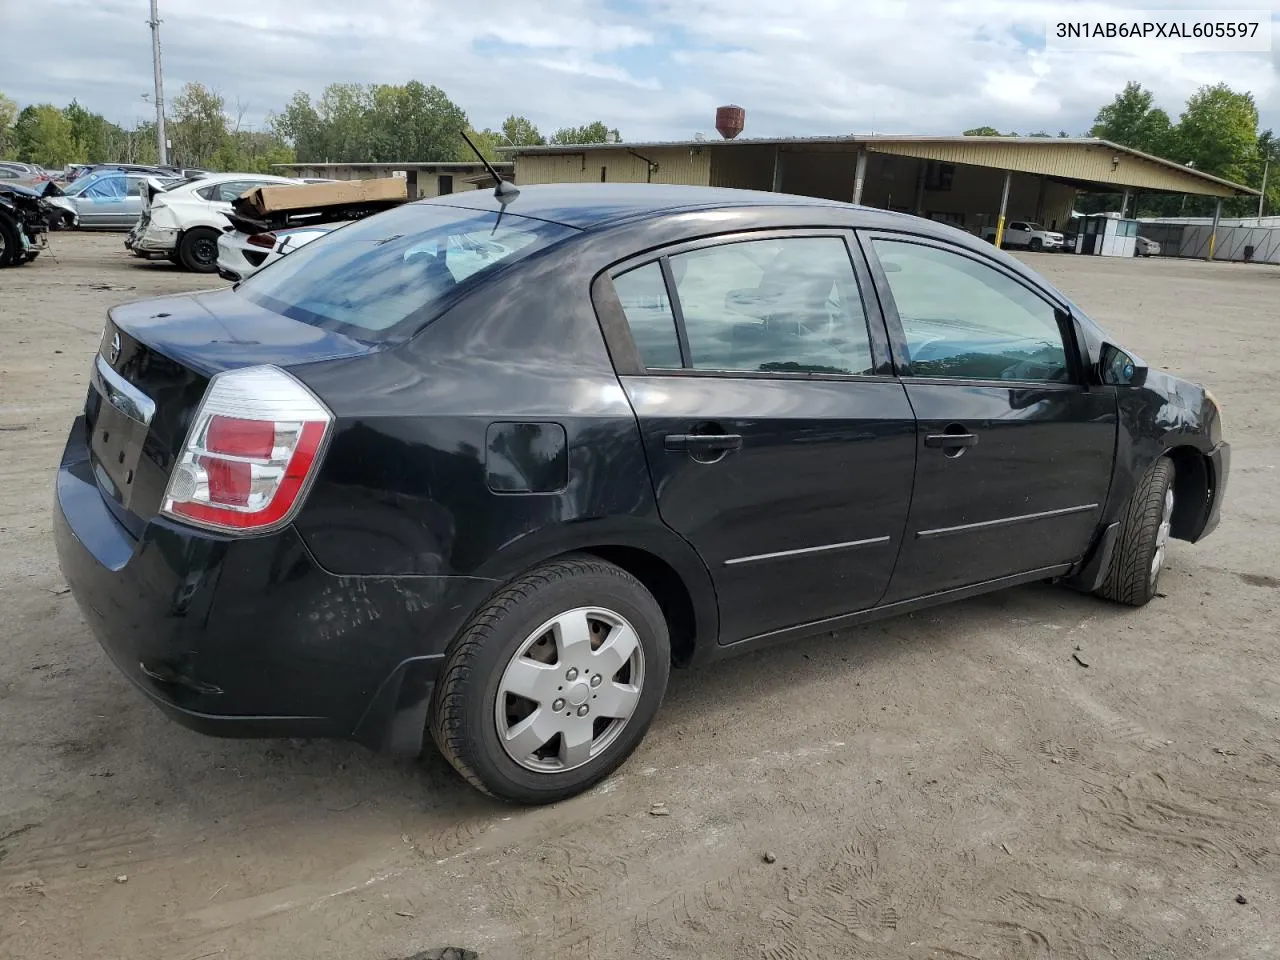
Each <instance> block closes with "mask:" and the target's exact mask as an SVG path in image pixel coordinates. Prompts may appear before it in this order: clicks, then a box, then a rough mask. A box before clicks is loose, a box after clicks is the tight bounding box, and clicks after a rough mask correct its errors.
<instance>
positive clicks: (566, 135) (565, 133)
mask: <svg viewBox="0 0 1280 960" xmlns="http://www.w3.org/2000/svg"><path fill="white" fill-rule="evenodd" d="M551 142H552V143H621V142H622V135H621V134H620V133H618V130H617V128H616V127H614V128H612V129H611V128H609V127H607V126H606V125H605V123H604V121H603V120H593V121H591V123H588V124H586V125H585V126H581V127H561V128H560V129H559V130H557V131H556V132H555V133H554V134H552V135H551Z"/></svg>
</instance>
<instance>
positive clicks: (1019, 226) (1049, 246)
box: [982, 220, 1062, 250]
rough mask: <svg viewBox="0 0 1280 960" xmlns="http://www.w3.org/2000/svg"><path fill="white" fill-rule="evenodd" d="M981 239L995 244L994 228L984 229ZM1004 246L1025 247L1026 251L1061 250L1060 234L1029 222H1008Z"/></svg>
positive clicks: (1005, 229)
mask: <svg viewBox="0 0 1280 960" xmlns="http://www.w3.org/2000/svg"><path fill="white" fill-rule="evenodd" d="M982 239H983V240H987V241H990V242H991V243H995V240H996V228H995V227H987V228H986V229H984V230H983V231H982ZM1004 246H1006V247H1026V248H1027V249H1028V250H1061V249H1062V234H1060V233H1057V232H1055V231H1053V230H1046V229H1045V228H1044V227H1042V226H1040V224H1038V223H1033V222H1032V221H1030V220H1010V221H1009V222H1008V224H1006V225H1005V228H1004Z"/></svg>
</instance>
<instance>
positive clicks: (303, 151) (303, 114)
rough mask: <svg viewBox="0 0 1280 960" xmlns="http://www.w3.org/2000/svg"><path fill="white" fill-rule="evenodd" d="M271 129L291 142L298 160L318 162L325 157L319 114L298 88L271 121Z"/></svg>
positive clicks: (305, 94) (309, 99)
mask: <svg viewBox="0 0 1280 960" xmlns="http://www.w3.org/2000/svg"><path fill="white" fill-rule="evenodd" d="M271 129H272V131H273V132H274V133H275V134H276V136H278V137H279V138H280V139H281V140H283V141H285V142H286V143H291V144H293V150H294V153H295V154H297V157H298V159H299V160H303V161H307V160H309V161H312V162H318V161H322V160H324V159H325V151H324V143H323V136H324V134H323V130H322V123H321V121H320V114H319V112H318V111H317V110H316V108H315V106H314V105H313V104H312V102H311V97H310V95H308V94H307V93H305V92H303V91H302V90H299V91H298V92H297V93H295V94H294V95H293V97H292V98H291V99H290V100H289V102H288V103H287V104H286V105H285V108H284V110H282V111H281V112H280V113H279V114H277V115H276V116H275V118H274V119H273V120H272V122H271Z"/></svg>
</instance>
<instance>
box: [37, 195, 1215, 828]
mask: <svg viewBox="0 0 1280 960" xmlns="http://www.w3.org/2000/svg"><path fill="white" fill-rule="evenodd" d="M514 194H515V191H514V189H508V190H507V192H506V193H505V194H504V195H503V196H502V197H501V198H499V197H497V196H495V195H494V194H490V193H489V192H473V193H465V194H453V195H451V196H448V197H443V198H439V199H437V200H433V201H428V202H418V203H410V204H406V205H404V206H401V207H399V208H396V209H394V210H392V211H388V212H385V213H382V214H379V215H377V216H373V217H369V218H368V219H365V220H362V221H358V222H356V223H354V224H352V225H350V226H348V227H344V228H343V229H341V230H337V231H335V232H334V233H332V234H330V235H329V236H327V237H325V238H322V239H320V240H317V241H315V242H314V243H312V244H310V245H308V246H306V247H304V248H302V249H300V250H298V251H297V252H295V253H292V254H290V255H289V256H288V257H285V258H283V259H281V260H279V261H278V262H276V263H275V264H273V265H272V266H270V267H269V268H267V269H265V270H263V271H261V272H260V273H259V274H257V275H255V276H254V277H252V278H250V279H248V280H246V281H244V282H242V283H240V284H238V285H237V286H235V287H232V288H229V289H223V290H218V291H214V292H208V293H197V294H189V295H183V296H173V297H165V298H160V299H155V300H144V301H140V302H136V303H130V304H126V305H124V306H120V307H116V308H115V309H113V310H111V311H110V314H109V318H108V321H107V325H106V329H105V330H104V332H103V336H102V343H101V348H100V349H99V352H98V355H97V356H96V357H95V358H94V360H93V365H92V385H91V387H90V389H89V391H88V397H87V398H86V402H85V409H84V412H83V414H82V415H81V416H79V417H78V418H77V419H76V421H75V424H74V426H73V427H72V430H71V436H70V437H69V439H68V441H67V447H66V451H65V452H64V454H63V456H62V463H61V466H60V468H59V470H58V479H57V510H56V514H55V515H56V536H57V547H58V554H59V557H60V559H61V563H62V568H63V570H64V571H65V574H66V577H67V581H68V583H70V585H71V587H72V590H73V591H74V593H75V596H76V598H77V600H78V601H79V603H80V606H81V608H82V609H83V611H84V615H85V617H86V619H87V620H88V622H89V623H90V625H91V626H92V628H93V630H94V631H95V633H96V634H97V635H98V637H99V638H100V639H101V642H102V645H103V646H104V647H105V649H106V651H107V653H108V654H109V655H110V656H111V658H112V659H113V660H114V661H115V662H116V665H117V666H118V667H119V668H120V670H121V671H123V672H124V674H125V675H126V676H128V677H129V678H130V679H131V680H132V681H133V682H134V683H135V684H137V686H138V687H140V688H141V689H142V691H143V692H145V693H146V694H147V696H149V697H150V698H151V699H152V700H154V701H155V702H156V704H157V705H158V706H160V707H161V708H162V709H163V710H165V711H166V712H167V713H168V714H169V715H170V716H172V717H173V718H175V719H176V720H178V721H180V722H182V723H184V724H187V725H189V726H191V727H194V728H196V729H198V730H202V731H206V732H208V733H213V734H222V735H228V736H333V737H352V738H355V739H357V740H359V741H361V742H363V743H366V744H368V745H370V746H372V747H374V748H376V749H379V750H383V751H387V752H390V753H395V754H416V753H418V752H419V751H420V750H421V749H422V748H423V745H424V741H425V739H426V737H427V736H428V735H430V737H431V738H432V739H433V740H434V741H435V743H436V744H437V745H438V746H439V748H440V750H441V751H442V752H443V753H444V755H445V756H446V757H447V758H448V759H449V760H450V762H451V763H452V764H453V765H454V766H455V767H456V768H457V769H458V771H459V772H460V773H462V774H463V775H464V776H465V777H466V778H467V779H468V780H469V781H470V782H471V783H472V784H474V785H475V786H477V787H479V788H481V789H483V790H486V791H488V792H490V793H492V794H494V795H496V796H498V797H503V798H508V799H511V800H516V801H522V802H529V803H541V802H548V801H554V800H557V799H560V798H564V797H567V796H570V795H572V794H575V793H578V792H580V791H582V790H584V789H586V788H587V787H589V786H590V785H591V784H593V783H595V782H596V781H598V780H600V779H601V778H602V777H604V776H606V775H607V774H609V773H610V772H611V771H613V770H614V769H615V768H616V767H618V765H619V764H621V763H622V762H623V761H624V760H625V759H626V757H627V756H628V754H630V753H631V751H632V750H634V749H635V747H636V745H637V744H638V743H639V742H640V739H641V737H643V736H644V733H645V730H646V729H647V728H648V726H649V724H650V723H651V721H652V720H653V718H654V715H655V713H656V712H657V710H658V706H659V704H660V703H661V701H662V698H663V693H664V690H665V688H666V684H667V675H668V671H669V669H670V667H671V666H673V665H675V666H683V665H687V664H691V663H698V662H704V661H708V660H715V659H718V658H721V657H724V656H728V655H731V654H736V653H741V652H744V651H747V650H752V649H756V648H759V647H761V646H765V645H769V644H774V643H786V642H792V641H794V640H796V639H798V638H800V637H802V636H804V635H805V634H807V633H811V632H814V631H818V630H821V631H830V630H834V629H837V628H843V627H847V626H852V625H854V624H858V623H862V622H865V621H867V620H871V619H875V618H877V617H882V616H887V615H891V614H896V613H901V612H905V611H910V610H915V609H919V608H921V607H925V606H929V605H932V604H937V603H942V602H946V601H948V600H955V599H959V598H962V597H969V596H973V595H974V594H978V593H983V592H986V591H990V590H997V589H1000V588H1003V587H1010V586H1014V585H1016V584H1021V583H1027V582H1029V581H1041V580H1056V581H1060V582H1062V583H1064V584H1065V585H1068V586H1071V587H1074V588H1076V589H1078V590H1082V591H1092V592H1093V593H1096V594H1098V595H1100V596H1102V597H1105V598H1108V599H1110V600H1113V601H1117V602H1120V603H1125V604H1131V605H1134V606H1141V605H1142V604H1145V603H1146V602H1147V601H1148V600H1150V599H1151V598H1152V596H1153V594H1154V592H1155V590H1156V584H1157V579H1158V577H1159V575H1160V571H1161V567H1162V565H1163V564H1164V562H1165V557H1166V552H1165V551H1166V548H1167V543H1168V540H1169V539H1170V538H1171V537H1172V538H1176V539H1181V540H1187V541H1192V542H1194V541H1198V540H1200V539H1201V538H1203V537H1204V536H1205V535H1206V534H1208V533H1209V532H1210V531H1211V530H1213V529H1214V527H1215V526H1216V525H1217V523H1218V514H1219V508H1220V506H1221V503H1222V496H1223V490H1224V487H1225V484H1226V479H1227V470H1228V464H1229V449H1228V446H1227V444H1226V443H1225V442H1223V440H1222V433H1221V422H1220V415H1219V410H1218V405H1217V403H1216V402H1215V400H1214V398H1213V397H1212V395H1211V394H1210V393H1209V392H1208V391H1207V390H1205V389H1204V388H1203V387H1201V386H1198V385H1196V384H1193V383H1189V382H1187V381H1184V380H1180V379H1177V378H1175V377H1173V376H1169V375H1167V374H1165V373H1161V372H1159V371H1157V370H1154V369H1149V368H1148V367H1147V365H1146V364H1144V363H1143V362H1142V361H1141V360H1140V359H1138V358H1137V357H1136V356H1134V355H1133V354H1132V353H1131V352H1129V351H1127V350H1125V349H1124V347H1123V346H1121V345H1119V344H1116V343H1115V342H1114V341H1112V340H1110V339H1109V338H1108V336H1107V334H1106V333H1105V332H1104V331H1102V330H1101V329H1099V327H1098V326H1097V325H1096V324H1094V323H1093V322H1092V321H1090V320H1089V318H1088V317H1086V316H1085V315H1084V314H1083V313H1082V312H1081V311H1080V310H1079V308H1077V307H1076V306H1074V305H1073V304H1072V303H1071V302H1070V301H1069V300H1068V299H1067V298H1066V297H1064V296H1063V295H1062V294H1061V293H1059V292H1058V291H1056V290H1055V289H1054V288H1053V287H1051V286H1050V285H1049V284H1047V283H1046V282H1045V281H1044V280H1043V279H1041V278H1040V277H1039V276H1037V275H1036V274H1035V273H1034V272H1032V271H1031V270H1029V269H1028V268H1026V267H1025V266H1023V265H1022V264H1020V263H1019V262H1018V261H1016V260H1014V259H1012V258H1010V257H1008V256H1006V255H1005V254H1003V253H1001V252H1000V251H999V250H996V249H994V248H993V247H992V246H991V245H990V244H987V243H983V242H981V241H979V240H978V239H977V238H975V237H970V236H969V235H967V234H964V233H961V232H959V231H957V230H955V229H953V228H951V227H948V226H944V225H941V224H936V223H932V222H929V221H926V220H921V219H916V218H914V217H909V216H903V215H900V214H895V213H888V212H885V211H881V210H873V209H867V208H862V207H855V206H850V205H847V204H842V203H835V202H829V201H824V200H817V199H811V198H803V197H791V196H785V195H779V194H772V193H753V192H742V191H729V190H717V189H703V188H694V187H665V186H648V185H606V184H600V185H585V184H584V185H564V186H534V187H527V188H525V189H523V190H521V191H519V193H518V195H514ZM513 195H514V196H513ZM851 642H852V639H851Z"/></svg>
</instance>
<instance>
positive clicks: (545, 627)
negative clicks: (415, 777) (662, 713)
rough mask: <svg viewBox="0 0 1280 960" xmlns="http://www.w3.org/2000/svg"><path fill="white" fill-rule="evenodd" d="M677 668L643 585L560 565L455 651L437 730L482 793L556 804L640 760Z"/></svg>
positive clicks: (466, 634)
mask: <svg viewBox="0 0 1280 960" xmlns="http://www.w3.org/2000/svg"><path fill="white" fill-rule="evenodd" d="M575 627H577V629H576V630H575ZM575 641H576V642H575ZM670 663H671V645H670V638H669V637H668V634H667V624H666V620H665V619H664V618H663V615H662V610H661V609H660V608H659V606H658V603H657V601H655V600H654V598H653V596H652V595H651V594H650V593H649V591H648V590H646V589H645V588H644V586H643V585H642V584H641V583H640V582H639V581H638V580H636V578H635V577H633V576H631V574H629V573H627V572H626V571H625V570H622V569H620V568H618V567H615V566H613V565H612V564H609V563H605V562H604V561H603V560H599V559H596V558H595V557H590V556H570V557H565V558H562V559H559V560H552V561H549V562H547V563H544V564H542V565H541V566H538V567H535V568H534V569H533V570H530V571H529V572H528V573H526V574H524V575H523V576H521V577H519V578H518V579H516V580H514V581H513V582H511V583H510V584H508V585H507V586H505V587H503V588H502V589H501V590H500V591H499V592H498V593H497V594H496V595H495V596H494V597H493V599H492V600H490V601H489V603H488V604H486V605H485V607H484V608H483V609H481V610H480V612H479V613H477V614H476V615H475V617H473V618H472V620H471V622H470V623H469V624H468V625H467V626H466V627H465V628H464V629H463V630H462V632H461V633H460V634H459V635H458V637H457V638H456V639H455V640H454V642H453V644H452V645H451V647H450V649H449V652H448V654H447V655H446V659H445V664H444V667H443V668H442V670H441V672H440V677H439V679H438V680H437V682H436V690H435V695H434V698H433V701H432V705H431V713H430V715H429V720H428V727H429V731H430V733H431V737H432V739H433V740H435V743H436V745H437V746H438V747H439V749H440V752H441V753H442V754H443V755H444V756H445V758H446V759H447V760H448V761H449V762H450V763H451V764H452V765H453V766H454V768H455V769H456V770H457V771H458V772H459V773H460V774H462V776H463V777H465V778H466V779H467V781H468V782H470V783H471V784H472V786H474V787H476V788H477V789H479V790H481V791H483V792H485V793H488V794H490V795H491V796H495V797H498V798H501V799H504V800H510V801H514V802H516V803H526V804H542V803H554V802H555V801H557V800H563V799H565V798H566V797H571V796H574V795H575V794H578V793H581V792H582V791H584V790H587V789H588V788H590V787H591V786H592V785H594V784H596V783H598V782H599V781H600V780H603V779H604V778H605V777H607V776H608V775H609V774H611V773H612V772H613V771H614V770H616V769H617V768H618V767H619V766H620V765H621V764H622V763H623V761H625V760H626V759H627V757H628V756H630V755H631V753H632V751H633V750H635V748H636V746H637V745H638V744H639V743H640V741H641V739H643V737H644V735H645V732H646V731H647V730H648V728H649V724H650V723H651V722H652V720H653V717H654V715H655V714H656V713H657V712H658V707H659V705H660V704H661V703H662V697H663V695H664V693H665V692H666V687H667V675H668V672H669V670H670ZM615 664H618V666H616V667H615V666H614V665H615ZM597 668H598V669H597ZM512 688H519V689H520V690H521V692H514V691H513V689H512ZM525 692H527V693H528V694H529V696H527V697H526V696H525V695H524V693H525ZM624 713H625V716H622V715H623V714H624Z"/></svg>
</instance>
